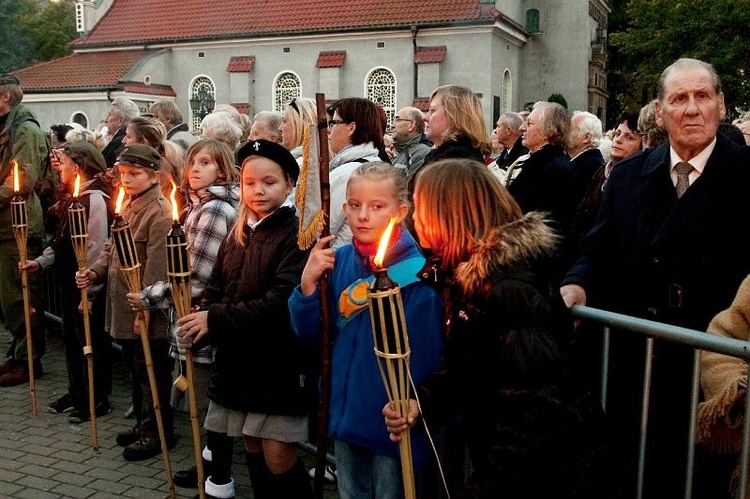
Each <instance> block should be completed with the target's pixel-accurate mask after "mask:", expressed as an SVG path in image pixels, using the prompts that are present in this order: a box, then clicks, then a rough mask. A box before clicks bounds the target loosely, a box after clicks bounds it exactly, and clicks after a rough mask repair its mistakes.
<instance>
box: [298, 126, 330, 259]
mask: <svg viewBox="0 0 750 499" xmlns="http://www.w3.org/2000/svg"><path fill="white" fill-rule="evenodd" d="M320 200H321V194H320V139H319V138H318V133H317V130H316V129H315V126H314V125H310V126H309V127H307V128H305V130H304V133H303V138H302V168H300V174H299V179H298V180H297V189H296V191H295V193H294V202H295V205H296V206H297V210H298V212H299V230H298V231H297V246H299V248H300V249H301V250H306V249H307V248H309V247H310V246H312V245H313V244H314V243H315V240H316V239H317V238H318V236H320V233H321V232H322V230H323V227H324V226H325V224H326V219H325V214H324V213H323V209H322V206H321V201H320Z"/></svg>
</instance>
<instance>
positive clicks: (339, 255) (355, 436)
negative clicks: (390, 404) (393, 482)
mask: <svg viewBox="0 0 750 499" xmlns="http://www.w3.org/2000/svg"><path fill="white" fill-rule="evenodd" d="M417 256H420V252H419V249H418V248H417V245H416V243H415V242H414V239H412V237H411V236H410V235H409V233H408V232H407V231H405V230H404V231H402V232H401V235H400V237H399V239H398V240H397V241H396V243H395V244H394V245H393V246H392V247H391V248H389V250H388V255H387V257H386V261H385V262H384V263H385V266H386V267H388V266H392V265H394V264H396V263H397V262H400V261H402V260H404V259H406V258H413V257H417ZM368 275H370V272H369V271H368V269H367V267H365V265H364V262H363V258H362V255H360V254H359V253H358V252H357V251H356V250H355V248H354V246H353V245H352V244H348V245H346V246H343V247H341V248H339V249H338V250H336V267H335V268H334V269H333V271H332V272H331V276H330V280H329V290H330V292H331V297H330V306H331V318H332V321H331V322H333V323H334V324H333V326H332V328H333V331H332V335H333V338H332V339H333V354H332V358H331V403H330V411H329V418H328V431H329V433H330V435H331V437H333V438H334V439H336V440H341V441H344V442H346V443H348V444H351V445H356V446H359V447H363V448H365V449H368V450H370V451H371V452H373V453H375V454H381V455H387V456H392V457H397V456H398V444H396V443H393V442H391V440H390V439H389V438H388V431H387V430H386V427H385V423H384V422H383V416H382V414H381V410H382V409H383V406H384V405H385V404H386V402H387V397H386V393H385V388H384V387H383V381H382V378H381V376H380V371H379V370H378V365H377V361H376V358H375V352H374V343H373V338H372V327H371V325H370V314H369V312H368V311H367V310H365V311H364V312H363V313H360V314H358V315H355V316H353V317H352V318H350V319H349V320H348V321H346V322H344V323H343V324H337V322H338V321H337V319H338V318H339V306H338V304H339V296H340V295H341V292H342V291H343V290H344V289H346V288H347V287H348V286H349V285H350V284H351V283H353V282H354V281H356V280H357V279H359V278H363V277H367V276H368ZM401 297H402V301H403V303H404V313H405V316H406V324H407V330H408V333H409V345H410V347H411V372H412V376H413V378H414V383H415V384H416V385H417V386H418V385H419V384H420V383H421V382H422V381H423V380H424V379H425V378H426V377H427V376H428V375H429V374H431V373H432V372H433V371H435V369H436V368H437V365H438V361H439V359H440V354H441V352H442V348H443V333H442V314H443V308H442V302H441V300H440V298H439V297H438V295H437V294H436V293H435V291H434V290H433V289H432V288H431V287H430V286H428V285H426V284H424V283H422V282H416V283H414V284H411V285H408V286H406V287H403V288H401ZM289 310H290V312H291V317H292V328H293V329H294V331H295V332H296V333H297V335H298V336H299V337H300V338H302V339H303V340H305V341H307V342H310V343H313V344H315V345H318V344H319V342H320V295H319V294H318V293H317V292H315V293H314V294H312V295H310V296H307V297H305V296H302V292H301V291H300V288H299V286H298V287H297V288H296V289H295V290H294V292H293V293H292V295H291V297H290V298H289ZM427 445H428V443H427V439H426V435H425V434H424V432H423V431H422V429H421V425H418V426H415V427H414V429H413V430H412V453H413V456H414V464H415V467H417V468H419V467H421V465H422V464H423V463H424V461H425V457H426V455H427Z"/></svg>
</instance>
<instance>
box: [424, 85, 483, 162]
mask: <svg viewBox="0 0 750 499" xmlns="http://www.w3.org/2000/svg"><path fill="white" fill-rule="evenodd" d="M437 95H439V96H440V97H441V98H442V100H443V107H444V108H445V114H447V115H448V119H449V120H450V126H449V127H448V130H446V132H445V134H444V135H443V142H446V141H449V140H457V139H458V138H459V137H466V138H468V139H469V140H470V141H471V145H472V146H473V147H476V148H477V149H479V150H480V151H481V152H482V154H483V155H484V156H487V155H488V154H489V152H490V149H491V147H492V146H491V144H490V139H489V134H488V133H487V127H486V126H485V124H484V111H483V110H482V103H481V102H480V101H479V98H478V97H477V95H476V94H475V93H474V92H472V91H471V89H469V88H468V87H464V86H462V85H443V86H442V87H438V88H436V89H435V91H434V92H432V95H430V102H432V99H434V98H435V96H437Z"/></svg>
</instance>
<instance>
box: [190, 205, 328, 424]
mask: <svg viewBox="0 0 750 499" xmlns="http://www.w3.org/2000/svg"><path fill="white" fill-rule="evenodd" d="M306 260H307V252H305V251H301V250H300V249H299V248H298V247H297V217H296V215H295V213H294V209H293V208H289V207H281V208H279V209H278V210H277V211H276V212H274V213H272V214H271V215H269V216H268V217H267V218H266V219H264V220H263V221H262V222H261V223H260V224H259V225H257V226H256V227H255V229H254V230H253V229H251V228H250V227H246V228H245V246H244V247H241V246H239V245H238V244H237V242H236V241H235V239H234V237H233V236H232V235H231V234H230V235H229V236H228V237H227V238H226V239H225V240H224V242H223V243H222V244H221V247H220V248H219V253H218V256H217V263H216V266H215V267H214V271H213V274H212V276H211V281H210V283H209V285H208V286H207V287H206V291H205V294H204V299H203V304H202V308H204V309H208V329H209V334H208V335H207V336H209V337H210V341H211V345H212V346H213V347H214V348H215V356H214V364H213V367H212V369H211V380H210V382H209V386H208V398H209V399H211V400H213V401H214V402H216V403H218V404H220V405H222V406H224V407H228V408H231V409H237V410H241V411H246V412H258V413H264V414H282V415H301V414H305V413H306V412H307V411H308V409H309V408H310V407H311V397H312V396H314V391H313V390H312V388H313V387H314V383H315V377H314V375H312V366H313V365H314V362H315V356H314V353H313V350H312V348H311V347H309V346H308V345H306V344H305V343H304V342H302V340H300V339H299V338H298V337H297V336H296V335H295V334H294V332H293V331H292V328H291V324H290V318H289V308H288V306H287V300H288V299H289V295H291V293H292V290H293V289H294V288H295V286H297V285H298V284H299V282H300V276H301V275H302V269H303V268H304V266H305V262H306ZM199 343H200V342H199ZM197 347H199V345H198V346H197Z"/></svg>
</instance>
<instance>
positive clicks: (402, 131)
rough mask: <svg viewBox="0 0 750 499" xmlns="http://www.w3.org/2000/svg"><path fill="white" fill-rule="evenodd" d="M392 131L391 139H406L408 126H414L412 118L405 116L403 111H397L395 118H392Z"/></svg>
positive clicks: (408, 131)
mask: <svg viewBox="0 0 750 499" xmlns="http://www.w3.org/2000/svg"><path fill="white" fill-rule="evenodd" d="M392 126H393V132H392V133H391V136H392V137H393V140H406V139H408V138H409V137H410V135H411V131H410V128H413V127H414V120H412V119H411V118H409V116H407V113H406V112H404V111H399V112H398V113H397V114H396V118H395V119H394V120H393V124H392Z"/></svg>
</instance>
